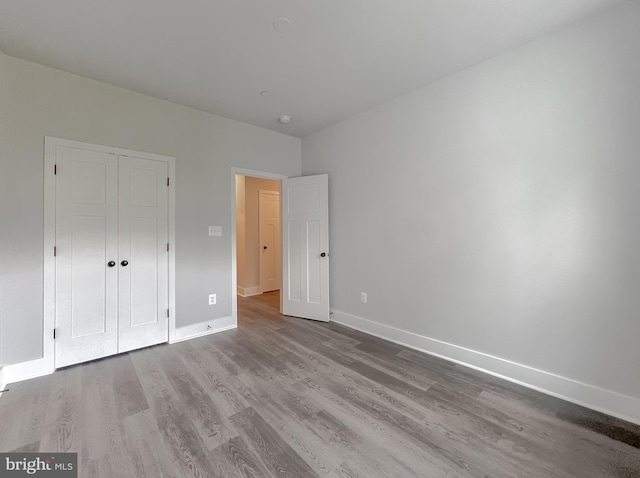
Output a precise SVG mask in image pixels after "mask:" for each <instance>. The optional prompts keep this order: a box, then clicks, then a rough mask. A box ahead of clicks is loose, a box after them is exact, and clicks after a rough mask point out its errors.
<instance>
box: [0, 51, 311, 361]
mask: <svg viewBox="0 0 640 478" xmlns="http://www.w3.org/2000/svg"><path fill="white" fill-rule="evenodd" d="M44 136H55V137H60V138H65V139H72V140H76V141H85V142H89V143H96V144H103V145H108V146H115V147H120V148H126V149H132V150H137V151H144V152H151V153H159V154H165V155H169V156H175V157H176V158H177V159H176V176H177V178H176V245H175V246H176V320H177V325H178V326H185V325H189V324H193V323H198V322H201V321H205V320H210V319H214V318H218V317H225V316H229V315H231V298H232V291H231V234H230V233H231V231H230V227H231V167H232V166H236V167H241V168H248V169H254V170H260V171H268V172H273V173H278V174H284V175H290V176H298V175H299V174H300V140H299V139H297V138H293V137H290V136H286V135H282V134H278V133H274V132H271V131H267V130H265V129H262V128H258V127H254V126H250V125H246V124H243V123H239V122H236V121H231V120H227V119H224V118H221V117H218V116H214V115H210V114H207V113H203V112H200V111H196V110H193V109H189V108H185V107H182V106H178V105H175V104H172V103H169V102H166V101H161V100H158V99H154V98H151V97H148V96H144V95H140V94H137V93H133V92H130V91H127V90H124V89H121V88H116V87H112V86H109V85H106V84H104V83H100V82H97V81H93V80H90V79H86V78H81V77H78V76H75V75H71V74H68V73H64V72H61V71H59V70H55V69H52V68H47V67H43V66H40V65H36V64H33V63H29V62H25V61H21V60H17V59H14V58H11V57H8V56H5V55H2V54H0V164H1V165H2V170H1V171H2V172H1V173H0V231H1V232H0V271H1V272H0V352H1V356H0V363H14V362H21V361H26V360H30V359H35V358H39V357H41V355H42V287H43V262H42V261H43V257H42V254H43V252H42V247H43V245H42V244H43V138H44ZM209 225H219V226H222V228H223V237H221V238H220V237H209V236H208V226H209ZM214 292H215V293H217V295H218V305H216V306H215V307H210V306H208V305H207V295H208V294H209V293H214ZM233 293H234V294H235V291H233Z"/></svg>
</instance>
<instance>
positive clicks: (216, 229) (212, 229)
mask: <svg viewBox="0 0 640 478" xmlns="http://www.w3.org/2000/svg"><path fill="white" fill-rule="evenodd" d="M209 235H210V236H222V226H209Z"/></svg>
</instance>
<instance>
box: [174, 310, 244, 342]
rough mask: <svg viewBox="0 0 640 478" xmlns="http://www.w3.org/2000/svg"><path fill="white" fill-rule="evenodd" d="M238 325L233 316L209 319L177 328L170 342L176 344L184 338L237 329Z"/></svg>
mask: <svg viewBox="0 0 640 478" xmlns="http://www.w3.org/2000/svg"><path fill="white" fill-rule="evenodd" d="M237 326H238V323H237V321H236V320H235V319H234V318H233V317H232V316H229V317H223V318H221V319H213V320H208V321H206V322H200V323H198V324H193V325H188V326H187V327H180V328H178V329H175V331H173V333H172V334H171V337H169V343H170V344H175V343H176V342H182V341H183V340H189V339H194V338H196V337H201V336H203V335H209V334H215V333H218V332H222V331H224V330H229V329H235V328H236V327H237Z"/></svg>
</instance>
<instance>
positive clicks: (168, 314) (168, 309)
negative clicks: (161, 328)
mask: <svg viewBox="0 0 640 478" xmlns="http://www.w3.org/2000/svg"><path fill="white" fill-rule="evenodd" d="M167 317H169V309H167Z"/></svg>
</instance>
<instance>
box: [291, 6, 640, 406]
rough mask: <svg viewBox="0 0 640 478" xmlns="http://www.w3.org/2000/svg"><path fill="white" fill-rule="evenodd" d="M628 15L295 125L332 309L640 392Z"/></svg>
mask: <svg viewBox="0 0 640 478" xmlns="http://www.w3.org/2000/svg"><path fill="white" fill-rule="evenodd" d="M638 25H640V3H639V2H631V3H627V4H622V5H621V6H620V7H618V8H616V9H615V10H612V11H610V12H608V13H606V14H604V15H601V16H599V17H596V18H594V19H591V20H589V21H587V22H585V23H581V24H579V25H576V26H574V27H572V28H570V29H566V30H564V31H562V32H560V33H558V34H554V35H552V36H549V37H546V38H544V39H541V40H538V41H536V42H534V43H531V44H529V45H527V46H525V47H523V48H520V49H518V50H514V51H512V52H510V53H509V54H506V55H503V56H500V57H497V58H494V59H493V60H490V61H488V62H485V63H483V64H480V65H477V66H476V67H474V68H471V69H468V70H465V71H463V72H461V73H459V74H457V75H454V76H452V77H449V78H447V79H445V80H442V81H440V82H438V83H435V84H433V85H431V86H428V87H426V88H423V89H421V90H419V91H416V92H414V93H412V94H409V95H407V96H404V97H401V98H398V99H396V100H393V101H391V102H389V103H386V104H384V105H382V106H380V107H378V108H375V109H372V110H369V111H367V112H365V113H363V114H361V115H359V116H356V117H353V118H350V119H348V120H346V121H344V122H342V123H339V124H337V125H334V126H332V127H329V128H328V129H326V130H324V131H321V132H319V133H316V134H313V135H310V136H308V137H306V138H304V139H303V142H302V163H303V166H302V169H303V173H304V174H314V173H329V177H330V186H329V189H330V231H331V232H330V234H331V245H332V247H331V298H332V308H333V309H336V310H338V311H342V312H346V313H348V314H352V315H355V316H359V317H363V318H366V319H369V320H371V321H374V322H378V323H382V324H386V325H389V326H393V327H396V328H399V329H402V330H405V331H409V332H412V333H415V334H420V335H423V336H427V337H431V338H434V339H438V340H441V341H445V342H448V343H451V344H454V345H458V346H461V347H466V348H469V349H472V350H475V351H479V352H483V353H486V354H490V355H494V356H497V357H500V358H504V359H507V360H510V361H513V362H516V363H519V364H524V365H527V366H530V367H535V368H538V369H541V370H544V371H548V372H551V373H555V374H558V375H561V376H564V377H569V378H571V379H574V380H578V381H582V382H584V383H587V384H591V385H595V386H598V387H602V388H605V389H607V390H611V391H615V392H620V393H622V394H627V395H630V396H632V397H640V380H638V370H640V347H639V346H638V340H639V338H640V320H639V317H640V293H639V291H640V247H639V244H640V214H639V213H638V210H639V207H640V187H638V178H640V87H639V85H640V61H639V59H640V28H638ZM360 291H366V292H368V303H367V304H362V303H360Z"/></svg>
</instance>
